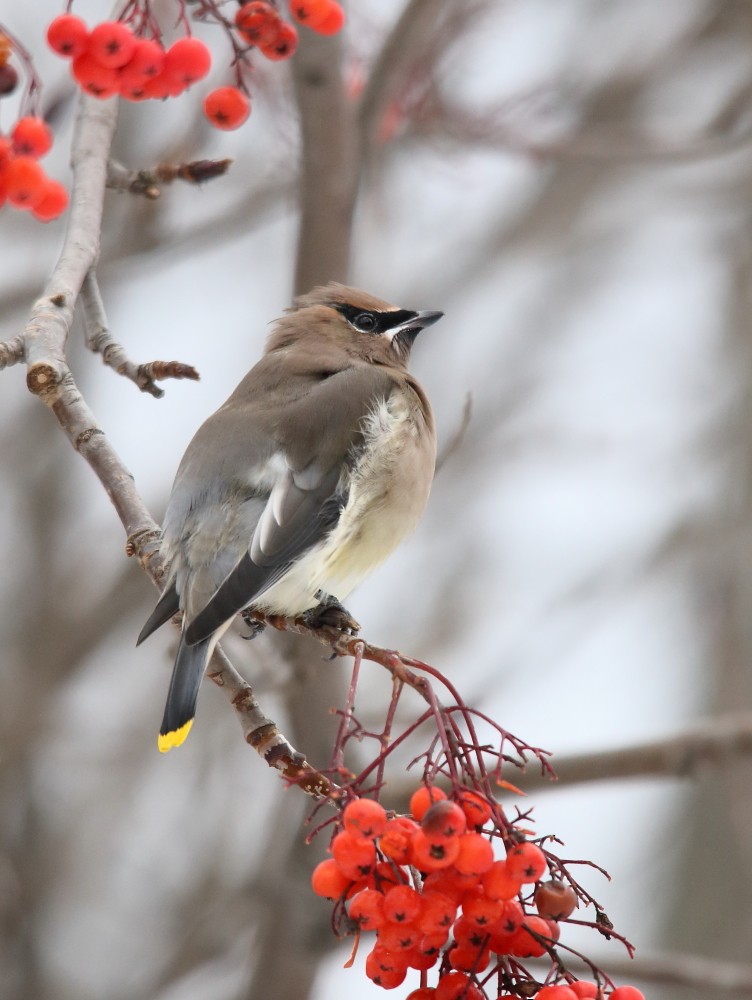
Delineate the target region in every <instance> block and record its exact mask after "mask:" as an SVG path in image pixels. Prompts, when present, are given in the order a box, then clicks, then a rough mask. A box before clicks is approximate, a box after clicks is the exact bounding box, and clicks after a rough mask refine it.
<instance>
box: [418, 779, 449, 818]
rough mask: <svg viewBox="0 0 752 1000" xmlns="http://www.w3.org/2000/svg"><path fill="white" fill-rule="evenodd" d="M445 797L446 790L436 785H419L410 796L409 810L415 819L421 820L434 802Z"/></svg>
mask: <svg viewBox="0 0 752 1000" xmlns="http://www.w3.org/2000/svg"><path fill="white" fill-rule="evenodd" d="M445 798H446V792H444V791H442V789H441V788H438V787H437V786H436V785H421V786H420V788H419V789H418V790H417V791H416V792H413V794H412V796H411V797H410V812H411V813H412V814H413V816H414V817H415V818H416V819H417V820H419V821H420V820H422V819H423V817H424V816H425V814H426V813H427V812H428V810H429V808H430V807H431V806H432V805H433V804H434V802H441V801H442V800H443V799H445Z"/></svg>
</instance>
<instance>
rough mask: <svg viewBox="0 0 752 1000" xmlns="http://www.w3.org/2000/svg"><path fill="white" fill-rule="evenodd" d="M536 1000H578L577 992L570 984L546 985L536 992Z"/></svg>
mask: <svg viewBox="0 0 752 1000" xmlns="http://www.w3.org/2000/svg"><path fill="white" fill-rule="evenodd" d="M535 1000H577V994H576V993H575V992H574V990H571V989H570V988H569V986H565V985H563V984H559V985H557V986H553V985H552V986H544V987H542V989H540V990H538V992H537V993H536V994H535Z"/></svg>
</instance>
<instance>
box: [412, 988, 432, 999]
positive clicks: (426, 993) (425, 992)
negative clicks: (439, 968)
mask: <svg viewBox="0 0 752 1000" xmlns="http://www.w3.org/2000/svg"><path fill="white" fill-rule="evenodd" d="M435 994H436V990H435V988H434V987H433V986H421V987H420V988H419V989H417V990H413V991H412V993H408V994H407V997H406V998H405V1000H435Z"/></svg>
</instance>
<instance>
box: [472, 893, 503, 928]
mask: <svg viewBox="0 0 752 1000" xmlns="http://www.w3.org/2000/svg"><path fill="white" fill-rule="evenodd" d="M503 912H504V906H503V904H502V903H501V902H500V901H499V900H498V899H486V898H485V897H484V896H480V897H476V898H475V899H468V900H467V901H465V902H464V903H463V904H462V913H463V914H464V916H465V917H466V918H467V919H468V920H469V921H470V922H471V923H473V924H475V925H476V927H480V928H481V929H483V928H488V927H490V926H492V925H493V924H495V923H496V922H497V921H498V920H500V919H501V916H502V913H503Z"/></svg>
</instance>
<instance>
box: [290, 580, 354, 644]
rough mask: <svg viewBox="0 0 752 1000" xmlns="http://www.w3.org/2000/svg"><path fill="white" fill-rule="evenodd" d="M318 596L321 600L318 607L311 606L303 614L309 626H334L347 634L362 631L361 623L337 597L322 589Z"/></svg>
mask: <svg viewBox="0 0 752 1000" xmlns="http://www.w3.org/2000/svg"><path fill="white" fill-rule="evenodd" d="M316 597H317V599H318V600H319V603H318V604H317V605H316V607H314V608H309V609H308V610H307V611H304V612H303V614H302V616H301V617H302V619H303V621H304V623H305V624H306V625H307V626H308V628H311V629H320V628H333V629H336V630H337V631H338V632H344V633H345V634H346V635H357V634H358V632H360V623H359V622H356V621H355V619H354V618H353V616H352V615H351V614H350V612H349V611H348V610H347V608H345V607H343V605H341V604H340V603H339V601H338V600H337V598H336V597H331V596H330V595H329V594H324V593H323V592H322V591H318V592H317V593H316Z"/></svg>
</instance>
